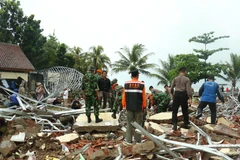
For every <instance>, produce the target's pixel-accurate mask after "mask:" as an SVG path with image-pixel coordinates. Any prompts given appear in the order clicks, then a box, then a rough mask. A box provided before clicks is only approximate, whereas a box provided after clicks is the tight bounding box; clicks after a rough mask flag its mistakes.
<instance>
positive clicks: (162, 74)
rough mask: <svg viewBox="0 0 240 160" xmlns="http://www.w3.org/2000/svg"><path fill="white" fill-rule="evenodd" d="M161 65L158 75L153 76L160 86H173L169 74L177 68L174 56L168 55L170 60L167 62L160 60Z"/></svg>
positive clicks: (157, 70) (157, 69)
mask: <svg viewBox="0 0 240 160" xmlns="http://www.w3.org/2000/svg"><path fill="white" fill-rule="evenodd" d="M159 62H160V65H161V66H158V68H156V72H157V73H156V74H154V75H153V76H154V77H156V78H157V79H158V80H159V81H158V83H157V84H158V85H159V84H163V85H164V84H168V85H169V84H171V82H172V77H171V75H170V74H169V73H170V71H171V70H174V69H175V68H176V67H175V60H174V56H173V55H170V54H169V55H168V60H167V61H163V60H161V59H160V60H159Z"/></svg>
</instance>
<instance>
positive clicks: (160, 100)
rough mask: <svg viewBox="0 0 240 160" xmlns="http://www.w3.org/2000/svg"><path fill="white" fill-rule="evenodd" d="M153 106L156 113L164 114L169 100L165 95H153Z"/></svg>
mask: <svg viewBox="0 0 240 160" xmlns="http://www.w3.org/2000/svg"><path fill="white" fill-rule="evenodd" d="M153 101H154V105H156V107H157V113H160V112H166V111H167V108H168V104H169V103H170V101H171V98H170V97H169V96H168V95H167V94H166V93H158V94H154V95H153Z"/></svg>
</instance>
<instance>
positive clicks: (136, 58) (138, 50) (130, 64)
mask: <svg viewBox="0 0 240 160" xmlns="http://www.w3.org/2000/svg"><path fill="white" fill-rule="evenodd" d="M145 51H146V48H145V46H144V45H142V44H134V45H133V47H132V49H130V48H129V47H126V46H124V47H123V48H121V51H117V52H116V53H117V54H118V55H119V56H120V58H121V59H120V60H118V61H116V62H114V64H112V70H113V72H115V73H118V72H122V71H132V70H135V69H138V70H139V72H140V73H142V74H145V75H147V76H152V74H151V73H150V72H149V71H148V69H151V68H154V67H155V66H156V65H155V64H153V63H147V60H148V58H149V56H151V55H153V54H154V53H153V52H151V53H148V54H146V55H143V53H144V52H145Z"/></svg>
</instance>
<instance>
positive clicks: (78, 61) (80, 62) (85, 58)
mask: <svg viewBox="0 0 240 160" xmlns="http://www.w3.org/2000/svg"><path fill="white" fill-rule="evenodd" d="M70 53H71V54H72V55H73V57H74V61H75V63H74V65H73V68H74V69H76V70H78V71H79V72H81V73H82V74H86V73H87V70H88V66H90V65H91V64H92V60H91V59H90V58H89V55H88V53H87V52H83V50H82V48H80V47H73V48H71V49H70Z"/></svg>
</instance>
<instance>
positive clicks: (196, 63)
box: [169, 54, 203, 83]
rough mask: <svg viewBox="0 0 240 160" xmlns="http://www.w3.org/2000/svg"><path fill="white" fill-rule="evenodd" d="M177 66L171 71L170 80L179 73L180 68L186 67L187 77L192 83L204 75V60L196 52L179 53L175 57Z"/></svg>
mask: <svg viewBox="0 0 240 160" xmlns="http://www.w3.org/2000/svg"><path fill="white" fill-rule="evenodd" d="M174 62H175V68H174V69H172V70H171V71H169V75H170V80H171V81H172V80H173V78H174V77H176V76H177V75H178V69H179V68H181V67H183V66H184V67H186V68H187V71H188V74H187V77H189V79H190V80H191V82H192V83H197V82H198V81H199V80H200V79H201V78H200V77H201V75H202V67H203V62H201V61H200V60H199V58H198V57H197V56H196V55H194V54H179V55H176V56H175V57H174Z"/></svg>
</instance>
